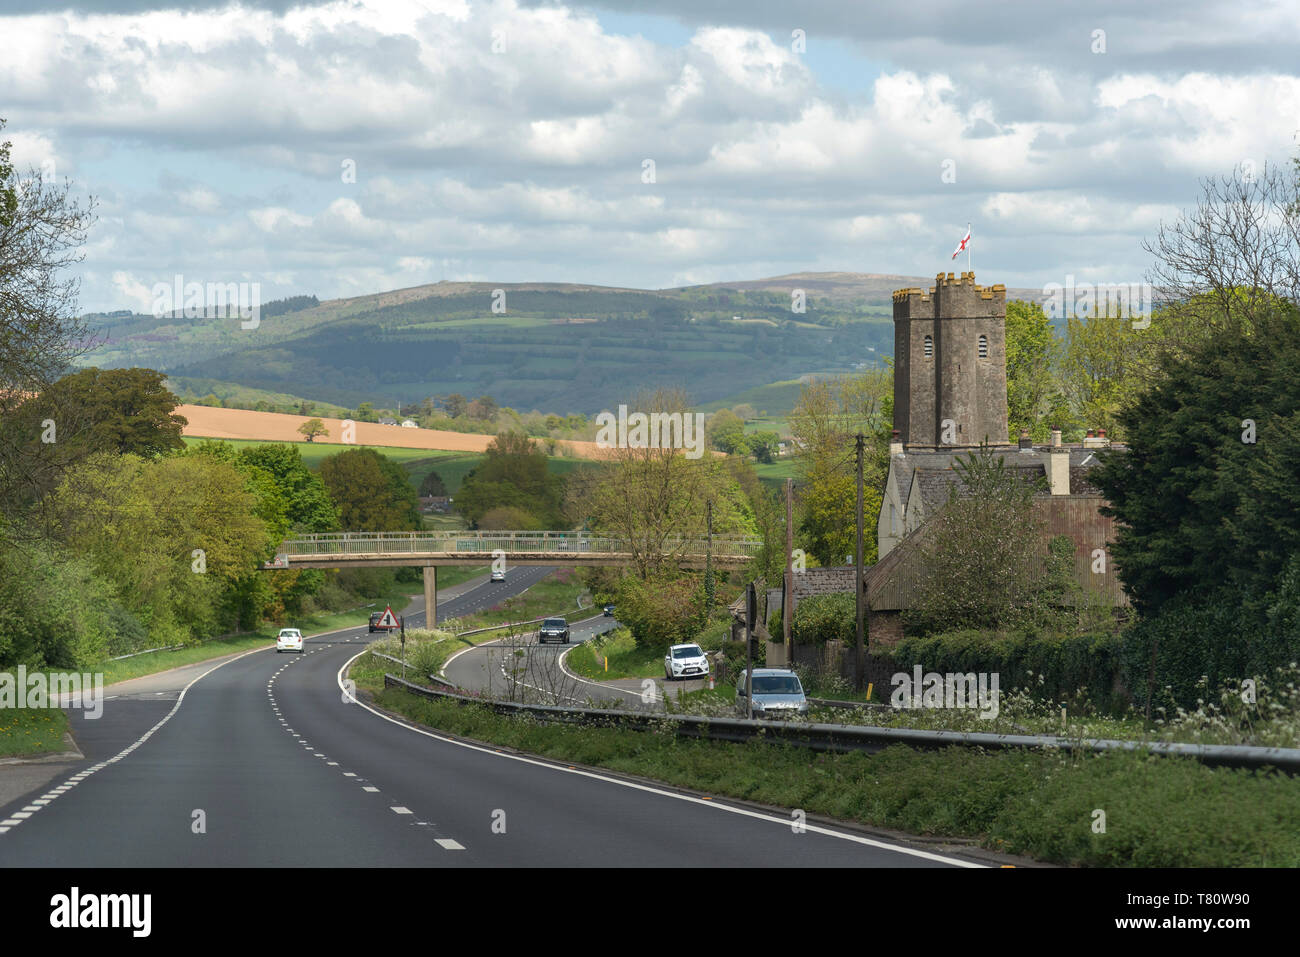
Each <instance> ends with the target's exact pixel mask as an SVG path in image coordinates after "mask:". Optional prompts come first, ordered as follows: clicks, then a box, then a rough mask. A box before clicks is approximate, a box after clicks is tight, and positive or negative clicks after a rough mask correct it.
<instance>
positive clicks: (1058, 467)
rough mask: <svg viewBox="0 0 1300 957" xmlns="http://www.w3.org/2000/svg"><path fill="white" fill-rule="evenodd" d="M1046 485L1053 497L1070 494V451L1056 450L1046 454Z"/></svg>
mask: <svg viewBox="0 0 1300 957" xmlns="http://www.w3.org/2000/svg"><path fill="white" fill-rule="evenodd" d="M1047 484H1048V486H1049V487H1050V488H1051V491H1052V494H1053V495H1069V494H1070V450H1069V449H1061V448H1056V449H1052V450H1051V451H1050V452H1048V453H1047Z"/></svg>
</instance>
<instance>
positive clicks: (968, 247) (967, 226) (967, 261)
mask: <svg viewBox="0 0 1300 957" xmlns="http://www.w3.org/2000/svg"><path fill="white" fill-rule="evenodd" d="M966 235H967V236H969V235H970V223H967V224H966ZM966 271H967V272H968V273H970V274H971V275H972V276H973V275H975V269H974V267H973V266H971V264H970V240H969V239H967V240H966Z"/></svg>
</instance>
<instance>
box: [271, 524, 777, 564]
mask: <svg viewBox="0 0 1300 957" xmlns="http://www.w3.org/2000/svg"><path fill="white" fill-rule="evenodd" d="M708 547H709V545H708V541H707V539H704V538H682V537H674V538H670V539H668V540H666V541H665V542H663V543H662V545H660V546H659V549H658V550H659V551H662V552H665V553H673V554H689V555H703V554H704V553H705V551H706V550H707V549H708ZM761 547H762V543H761V542H759V541H758V540H756V539H752V538H747V537H745V536H742V535H714V536H713V554H714V555H716V556H718V557H720V558H746V557H749V556H751V555H754V554H757V552H758V550H759V549H760V548H761ZM494 551H503V552H505V553H506V554H507V555H512V554H514V555H520V554H529V553H535V554H554V553H557V552H558V553H563V552H572V553H574V554H575V555H578V554H592V555H626V554H628V553H629V552H631V551H632V549H631V548H630V547H629V544H628V542H627V540H625V539H621V538H614V537H611V536H607V535H594V534H589V533H586V532H549V531H548V532H494V531H447V530H443V529H439V530H427V531H420V532H318V533H315V534H311V535H298V536H295V537H294V538H290V539H286V540H285V541H284V543H283V544H282V545H281V546H280V549H279V554H281V555H284V556H287V557H290V558H308V557H313V556H320V555H376V554H383V555H405V554H412V555H414V554H429V553H437V552H444V553H445V552H454V553H457V554H464V553H475V552H483V553H485V554H487V555H490V554H491V553H492V552H494Z"/></svg>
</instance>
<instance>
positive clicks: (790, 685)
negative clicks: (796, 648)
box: [736, 668, 808, 718]
mask: <svg viewBox="0 0 1300 957" xmlns="http://www.w3.org/2000/svg"><path fill="white" fill-rule="evenodd" d="M753 685H754V717H755V718H793V717H795V716H796V715H801V714H807V713H808V699H807V698H806V697H805V696H804V693H803V685H802V684H801V683H800V682H799V676H798V675H797V674H795V673H794V672H793V671H790V670H788V669H786V668H755V669H754V680H753ZM748 686H749V681H747V680H746V673H745V672H744V671H742V672H741V673H740V678H739V680H737V682H736V710H737V711H739V712H740V713H741V715H742V716H746V715H748V714H749V698H748V695H747V690H748Z"/></svg>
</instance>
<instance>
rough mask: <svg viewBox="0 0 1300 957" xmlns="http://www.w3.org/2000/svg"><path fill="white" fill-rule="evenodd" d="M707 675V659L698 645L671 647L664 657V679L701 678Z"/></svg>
mask: <svg viewBox="0 0 1300 957" xmlns="http://www.w3.org/2000/svg"><path fill="white" fill-rule="evenodd" d="M708 673H709V659H708V658H707V657H706V656H705V654H704V649H703V648H701V647H700V646H699V645H694V644H690V645H673V646H672V647H671V648H669V649H668V654H666V655H664V679H665V680H667V681H672V680H673V679H674V678H703V677H704V676H705V675H707V674H708Z"/></svg>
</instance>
